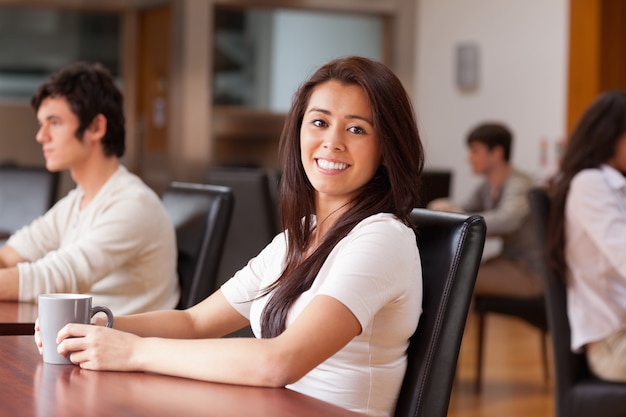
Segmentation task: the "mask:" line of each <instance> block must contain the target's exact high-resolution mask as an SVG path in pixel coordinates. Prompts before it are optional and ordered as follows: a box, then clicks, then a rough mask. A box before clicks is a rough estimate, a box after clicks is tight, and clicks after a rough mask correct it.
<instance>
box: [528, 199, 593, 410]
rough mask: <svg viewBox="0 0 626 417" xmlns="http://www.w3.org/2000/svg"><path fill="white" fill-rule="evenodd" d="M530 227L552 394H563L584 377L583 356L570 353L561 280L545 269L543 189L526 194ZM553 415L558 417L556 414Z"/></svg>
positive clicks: (545, 202) (560, 401) (547, 204)
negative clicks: (537, 248)
mask: <svg viewBox="0 0 626 417" xmlns="http://www.w3.org/2000/svg"><path fill="white" fill-rule="evenodd" d="M528 202H529V205H530V212H531V218H532V221H533V227H534V228H535V232H536V234H537V236H538V237H539V239H537V240H538V241H539V242H540V244H541V245H542V253H543V255H544V262H542V265H541V270H540V272H541V278H542V280H543V283H544V287H545V303H546V309H547V314H548V327H549V329H550V332H551V334H552V350H553V355H554V366H555V383H556V390H557V391H558V392H560V393H566V392H567V391H569V390H570V389H571V387H572V386H573V385H574V383H575V380H576V378H577V375H581V374H586V375H588V370H587V366H586V360H585V356H584V355H583V354H575V353H573V352H572V350H571V347H570V343H571V334H570V326H569V320H568V317H567V293H566V288H565V283H564V281H563V279H562V278H561V277H557V276H555V275H554V274H553V273H552V272H551V271H550V269H549V268H548V259H547V255H548V251H547V247H546V245H545V242H546V236H547V231H548V220H549V216H550V197H549V196H548V193H547V192H546V190H545V189H543V188H540V187H536V188H532V189H531V190H529V191H528ZM565 398H567V395H558V394H557V396H556V401H557V404H556V407H557V410H558V409H561V408H564V407H565V408H567V407H569V405H568V404H564V403H563V401H564V400H565ZM557 415H561V414H558V412H557Z"/></svg>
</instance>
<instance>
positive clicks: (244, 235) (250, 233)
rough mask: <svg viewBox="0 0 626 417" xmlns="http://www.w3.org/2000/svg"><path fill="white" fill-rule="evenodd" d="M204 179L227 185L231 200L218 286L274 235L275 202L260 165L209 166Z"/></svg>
mask: <svg viewBox="0 0 626 417" xmlns="http://www.w3.org/2000/svg"><path fill="white" fill-rule="evenodd" d="M206 180H207V182H208V183H209V184H216V185H223V186H226V187H229V188H230V189H231V190H232V192H233V196H234V200H235V202H234V208H233V216H232V222H231V223H230V227H229V229H228V235H227V237H226V242H225V243H224V252H223V255H222V262H221V265H220V268H219V272H218V281H217V284H218V286H219V285H221V284H223V283H224V282H226V281H227V280H228V279H229V278H230V277H232V276H233V274H234V273H235V272H237V271H238V270H240V269H241V268H243V267H244V266H245V265H246V264H247V263H248V261H249V260H250V259H251V258H253V257H254V256H256V255H258V253H259V252H260V251H261V250H262V249H263V248H264V247H265V246H267V244H268V243H270V242H271V240H272V239H273V238H274V236H276V234H277V230H278V227H277V226H276V204H275V203H274V202H273V200H272V194H271V191H270V182H269V181H270V180H269V178H268V175H267V173H266V171H265V170H264V169H262V168H246V167H224V168H211V169H210V170H209V171H208V172H207V176H206Z"/></svg>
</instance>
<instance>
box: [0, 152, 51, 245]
mask: <svg viewBox="0 0 626 417" xmlns="http://www.w3.org/2000/svg"><path fill="white" fill-rule="evenodd" d="M58 190H59V174H58V173H53V172H50V171H48V170H47V169H46V168H45V167H43V166H41V167H39V166H22V165H16V164H12V163H5V164H2V165H0V239H1V240H4V239H6V238H8V237H9V236H10V235H11V234H12V233H14V232H15V231H16V230H17V229H19V228H20V227H22V226H24V225H26V224H29V223H30V222H31V221H33V220H34V219H35V218H37V217H39V216H41V215H42V214H44V213H45V212H46V211H47V210H48V209H49V208H50V207H52V205H53V204H54V203H55V202H56V200H57V193H58Z"/></svg>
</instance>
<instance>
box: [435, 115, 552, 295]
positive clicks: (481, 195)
mask: <svg viewBox="0 0 626 417" xmlns="http://www.w3.org/2000/svg"><path fill="white" fill-rule="evenodd" d="M512 142H513V135H512V133H511V131H510V130H509V129H508V128H507V127H506V126H504V125H503V124H501V123H482V124H480V125H478V126H476V127H475V128H473V129H472V130H471V131H470V132H469V134H468V136H467V146H468V149H469V162H470V164H471V166H472V169H473V171H474V173H475V174H479V175H482V176H483V177H484V180H483V181H482V183H481V184H480V185H479V186H478V187H477V188H476V189H475V190H474V192H473V193H472V194H471V195H470V196H469V198H468V199H467V201H465V202H464V203H462V204H460V205H455V204H454V203H452V202H451V201H450V200H448V199H437V200H434V201H432V202H431V203H430V204H429V205H428V208H430V209H433V210H445V211H455V212H465V213H472V214H479V215H481V216H483V217H484V218H485V223H486V224H487V236H488V237H496V238H499V239H501V249H500V252H499V253H498V254H497V255H496V256H493V257H490V258H487V259H484V261H483V262H482V263H481V265H480V268H479V270H478V277H477V278H476V285H475V287H474V294H481V295H483V294H484V295H497V296H507V297H533V296H538V295H541V294H542V293H543V285H542V284H541V281H540V278H539V277H540V275H539V265H540V262H541V253H540V252H539V250H538V245H537V244H536V243H535V237H534V234H533V229H532V227H531V218H530V206H529V204H528V197H527V193H528V191H529V190H530V189H531V188H532V187H533V186H535V182H534V181H533V179H532V178H531V177H530V176H529V175H527V174H526V173H524V172H522V171H520V170H519V169H517V168H516V167H514V166H513V165H512V164H511V150H512Z"/></svg>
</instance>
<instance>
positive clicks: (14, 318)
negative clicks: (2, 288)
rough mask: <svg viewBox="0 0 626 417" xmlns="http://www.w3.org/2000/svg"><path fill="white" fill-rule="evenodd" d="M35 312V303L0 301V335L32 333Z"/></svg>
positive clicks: (36, 312)
mask: <svg viewBox="0 0 626 417" xmlns="http://www.w3.org/2000/svg"><path fill="white" fill-rule="evenodd" d="M37 314H38V309H37V304H33V303H21V302H16V301H0V336H5V335H32V334H33V331H34V326H35V320H36V319H37Z"/></svg>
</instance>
